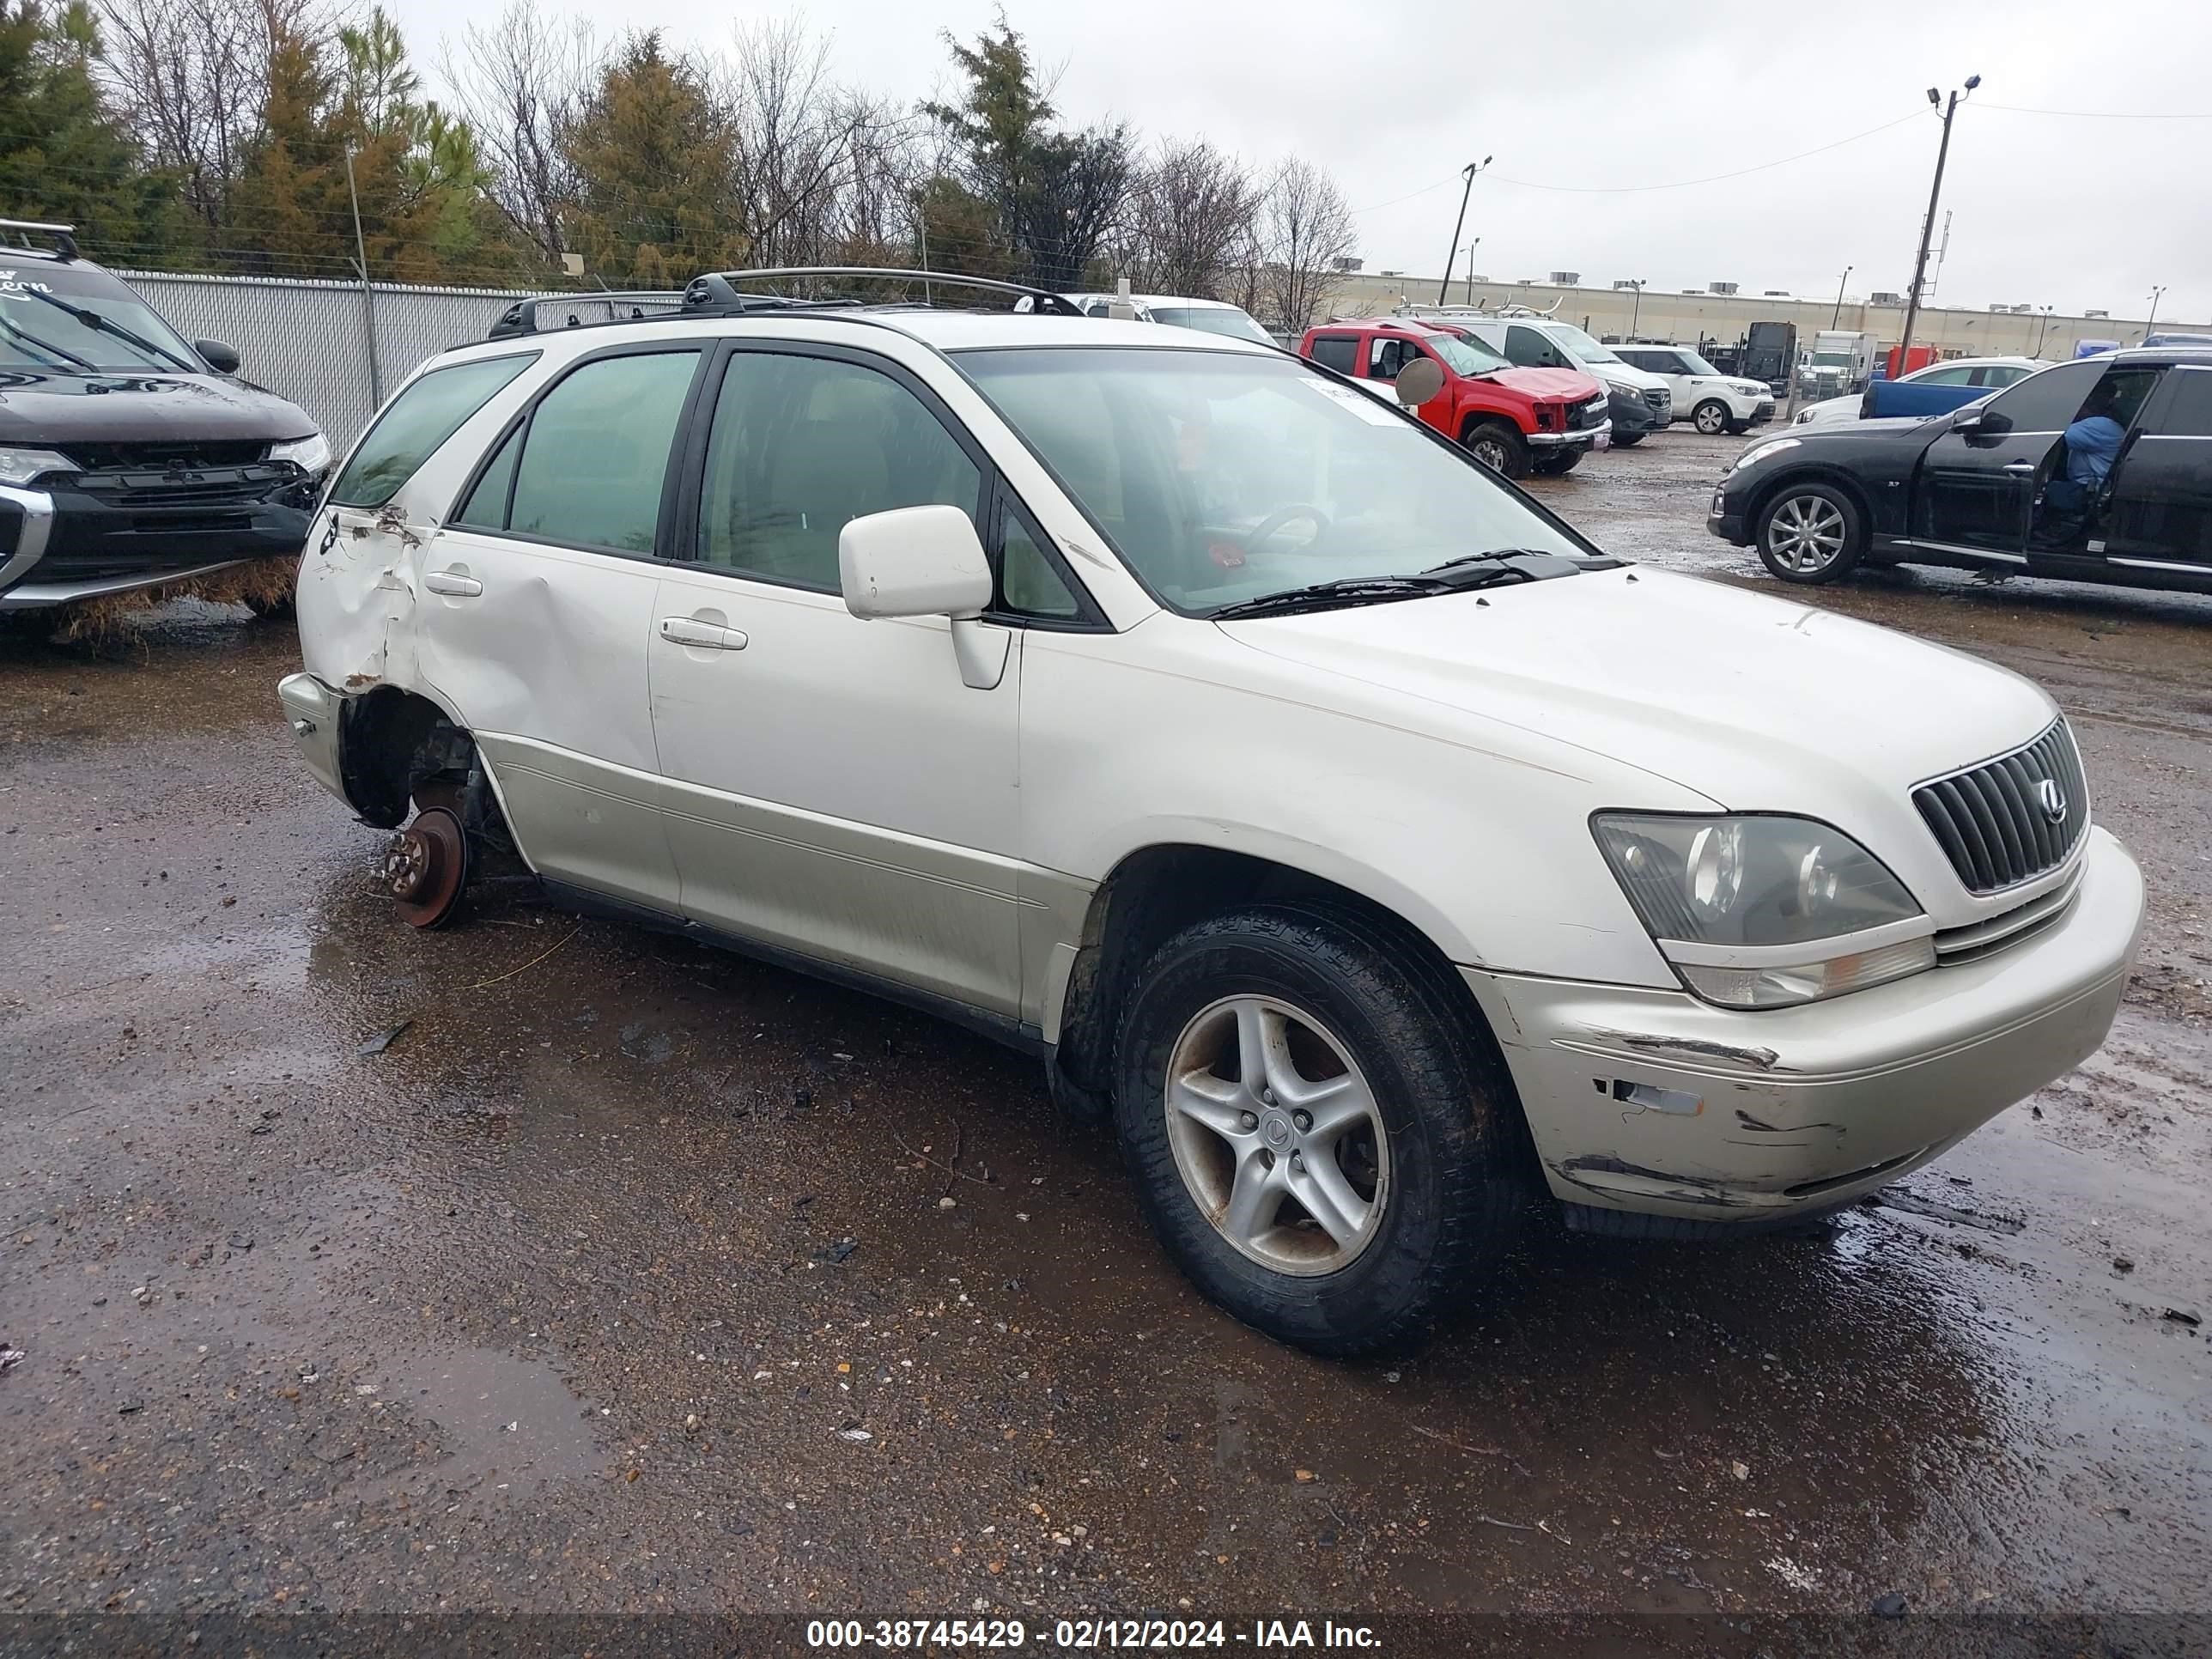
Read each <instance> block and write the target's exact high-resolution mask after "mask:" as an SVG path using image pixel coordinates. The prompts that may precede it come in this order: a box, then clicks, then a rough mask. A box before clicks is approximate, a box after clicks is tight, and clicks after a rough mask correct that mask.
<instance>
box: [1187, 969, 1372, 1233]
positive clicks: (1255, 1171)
mask: <svg viewBox="0 0 2212 1659" xmlns="http://www.w3.org/2000/svg"><path fill="white" fill-rule="evenodd" d="M1164 1106H1165V1109H1166V1114H1167V1128H1168V1139H1169V1144H1170V1146H1171V1147H1172V1148H1173V1150H1174V1152H1175V1160H1176V1170H1177V1172H1178V1173H1179V1174H1180V1175H1181V1176H1182V1181H1183V1185H1184V1188H1186V1190H1187V1191H1188V1194H1189V1195H1190V1198H1191V1200H1192V1201H1193V1202H1194V1204H1196V1205H1197V1206H1198V1208H1199V1211H1200V1213H1201V1214H1202V1215H1204V1216H1205V1217H1206V1219H1207V1221H1208V1222H1210V1223H1211V1224H1212V1226H1213V1227H1214V1229H1215V1231H1218V1232H1219V1233H1220V1234H1221V1236H1222V1237H1223V1238H1225V1240H1227V1241H1228V1243H1230V1244H1231V1245H1232V1246H1233V1247H1235V1249H1237V1251H1239V1252H1240V1253H1241V1254H1243V1255H1246V1256H1248V1257H1249V1258H1250V1259H1251V1260H1253V1261H1257V1262H1259V1263H1260V1264H1261V1266H1263V1267H1268V1268H1271V1269H1273V1271H1275V1272H1277V1273H1291V1274H1297V1275H1301V1276H1312V1275H1315V1274H1319V1273H1334V1272H1335V1271H1337V1270H1338V1269H1340V1268H1341V1267H1344V1266H1346V1264H1347V1263H1348V1262H1350V1261H1352V1258H1353V1257H1354V1256H1356V1255H1358V1254H1359V1253H1360V1251H1362V1250H1364V1249H1366V1247H1367V1246H1368V1244H1369V1243H1371V1242H1372V1241H1373V1239H1374V1238H1375V1237H1376V1233H1377V1232H1378V1231H1379V1230H1380V1228H1381V1225H1382V1222H1383V1214H1384V1212H1385V1211H1386V1209H1387V1207H1388V1205H1389V1182H1390V1154H1389V1136H1388V1134H1387V1133H1385V1131H1384V1129H1383V1119H1382V1114H1381V1112H1380V1110H1379V1109H1377V1107H1376V1102H1375V1098H1374V1096H1373V1094H1372V1093H1371V1092H1370V1090H1369V1088H1368V1085H1367V1081H1366V1079H1365V1078H1364V1076H1363V1075H1362V1074H1361V1073H1360V1070H1359V1068H1358V1065H1357V1064H1356V1063H1355V1062H1354V1061H1353V1060H1352V1054H1351V1051H1350V1050H1349V1049H1347V1048H1346V1047H1345V1046H1344V1044H1343V1043H1342V1042H1340V1041H1339V1040H1338V1039H1337V1038H1336V1037H1335V1036H1334V1035H1333V1034H1332V1033H1330V1032H1329V1031H1328V1029H1327V1028H1326V1027H1324V1026H1323V1025H1322V1024H1321V1022H1320V1021H1319V1020H1317V1019H1316V1018H1314V1017H1313V1016H1312V1015H1310V1014H1308V1013H1306V1012H1304V1011H1303V1010H1301V1009H1298V1008H1297V1007H1295V1006H1292V1005H1291V1004H1289V1003H1286V1002H1284V1001H1281V1000H1278V999H1276V998H1273V997H1264V996H1256V995H1244V996H1231V997H1225V998H1223V999H1221V1000H1219V1001H1217V1002H1214V1003H1212V1004H1209V1005H1208V1006H1206V1007H1205V1008H1202V1009H1200V1011H1199V1012H1197V1013H1196V1014H1195V1015H1194V1016H1193V1017H1192V1018H1191V1020H1190V1023H1189V1024H1188V1025H1186V1026H1185V1027H1184V1028H1183V1031H1182V1036H1179V1037H1177V1038H1176V1042H1175V1045H1174V1047H1173V1048H1172V1049H1171V1050H1170V1054H1169V1060H1168V1068H1167V1087H1166V1090H1165V1100H1164Z"/></svg>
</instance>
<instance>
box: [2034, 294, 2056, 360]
mask: <svg viewBox="0 0 2212 1659" xmlns="http://www.w3.org/2000/svg"><path fill="white" fill-rule="evenodd" d="M2056 309H2057V307H2055V306H2045V307H2044V308H2043V320H2042V321H2041V322H2039V323H2038V324H2037V325H2035V349H2034V350H2033V351H2031V352H2029V353H2028V354H2027V355H2028V356H2031V357H2040V356H2042V355H2043V331H2044V330H2045V329H2046V328H2049V327H2050V326H2051V313H2052V312H2053V311H2055V310H2056Z"/></svg>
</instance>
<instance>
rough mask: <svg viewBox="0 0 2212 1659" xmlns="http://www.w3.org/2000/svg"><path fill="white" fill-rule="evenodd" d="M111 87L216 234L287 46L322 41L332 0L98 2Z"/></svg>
mask: <svg viewBox="0 0 2212 1659" xmlns="http://www.w3.org/2000/svg"><path fill="white" fill-rule="evenodd" d="M97 4H98V6H99V11H100V25H101V30H102V33H103V34H104V35H105V37H106V46H107V50H106V54H105V57H104V58H103V59H102V60H101V66H102V70H103V78H104V80H105V82H106V92H107V94H108V95H109V96H110V97H112V99H113V100H114V101H115V106H116V108H117V109H118V111H119V112H121V113H122V115H123V118H124V119H125V122H126V123H128V125H130V127H131V131H132V132H133V134H134V135H135V136H136V137H137V140H138V143H139V145H140V147H141V149H143V151H144V152H145V155H146V157H147V159H148V160H149V161H150V162H152V164H153V165H154V166H155V167H160V168H164V169H171V170H173V171H174V172H175V173H176V174H177V176H178V179H179V188H180V191H181V193H182V195H183V197H184V201H185V206H186V207H187V208H188V209H189V210H191V213H192V215H193V216H194V217H196V218H197V220H198V221H199V222H200V223H201V224H202V225H203V226H204V228H205V230H206V232H207V234H209V235H210V237H212V236H214V235H215V234H216V233H218V232H219V231H220V230H221V229H222V228H223V226H224V225H225V224H226V223H227V222H228V213H229V209H230V204H231V195H232V191H233V189H234V186H235V185H236V183H237V181H238V179H239V177H240V173H242V172H243V170H244V169H243V166H242V163H243V161H244V158H245V156H246V154H247V153H248V151H250V150H251V149H252V146H253V144H254V143H255V141H256V140H257V139H258V137H260V133H261V123H262V119H263V116H264V111H265V109H266V107H267V103H268V94H269V66H270V55H271V53H272V52H273V51H274V50H275V47H276V43H277V42H278V41H280V40H291V41H295V42H310V43H313V42H320V41H325V40H328V39H330V38H331V34H332V33H333V30H334V27H335V24H336V21H337V19H336V16H335V15H334V12H333V9H332V8H331V5H330V4H329V3H328V0H97Z"/></svg>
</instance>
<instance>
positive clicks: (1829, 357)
mask: <svg viewBox="0 0 2212 1659" xmlns="http://www.w3.org/2000/svg"><path fill="white" fill-rule="evenodd" d="M1813 362H1814V364H1815V365H1817V366H1818V367H1820V368H1850V366H1851V354H1850V352H1848V351H1816V352H1814V354H1813Z"/></svg>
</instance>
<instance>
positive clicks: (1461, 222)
mask: <svg viewBox="0 0 2212 1659" xmlns="http://www.w3.org/2000/svg"><path fill="white" fill-rule="evenodd" d="M1489 165H1490V157H1488V156H1487V155H1486V156H1484V157H1483V158H1482V159H1481V160H1480V161H1469V162H1468V164H1467V165H1466V166H1465V167H1462V168H1461V169H1460V173H1461V176H1462V177H1463V178H1465V179H1466V180H1467V184H1466V186H1465V187H1464V188H1463V189H1462V190H1461V191H1460V193H1459V217H1458V218H1456V219H1455V220H1453V221H1452V239H1451V246H1450V247H1449V248H1448V249H1447V250H1446V251H1445V253H1444V274H1443V279H1442V280H1441V281H1439V282H1438V283H1437V304H1438V305H1442V304H1443V302H1444V301H1445V299H1446V298H1447V297H1448V296H1449V295H1450V293H1451V268H1452V261H1453V260H1454V259H1455V258H1458V257H1459V234H1460V232H1461V231H1462V230H1464V229H1466V228H1467V198H1468V197H1470V196H1472V195H1474V175H1475V174H1476V173H1480V172H1481V171H1482V170H1483V168H1485V167H1488V166H1489Z"/></svg>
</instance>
